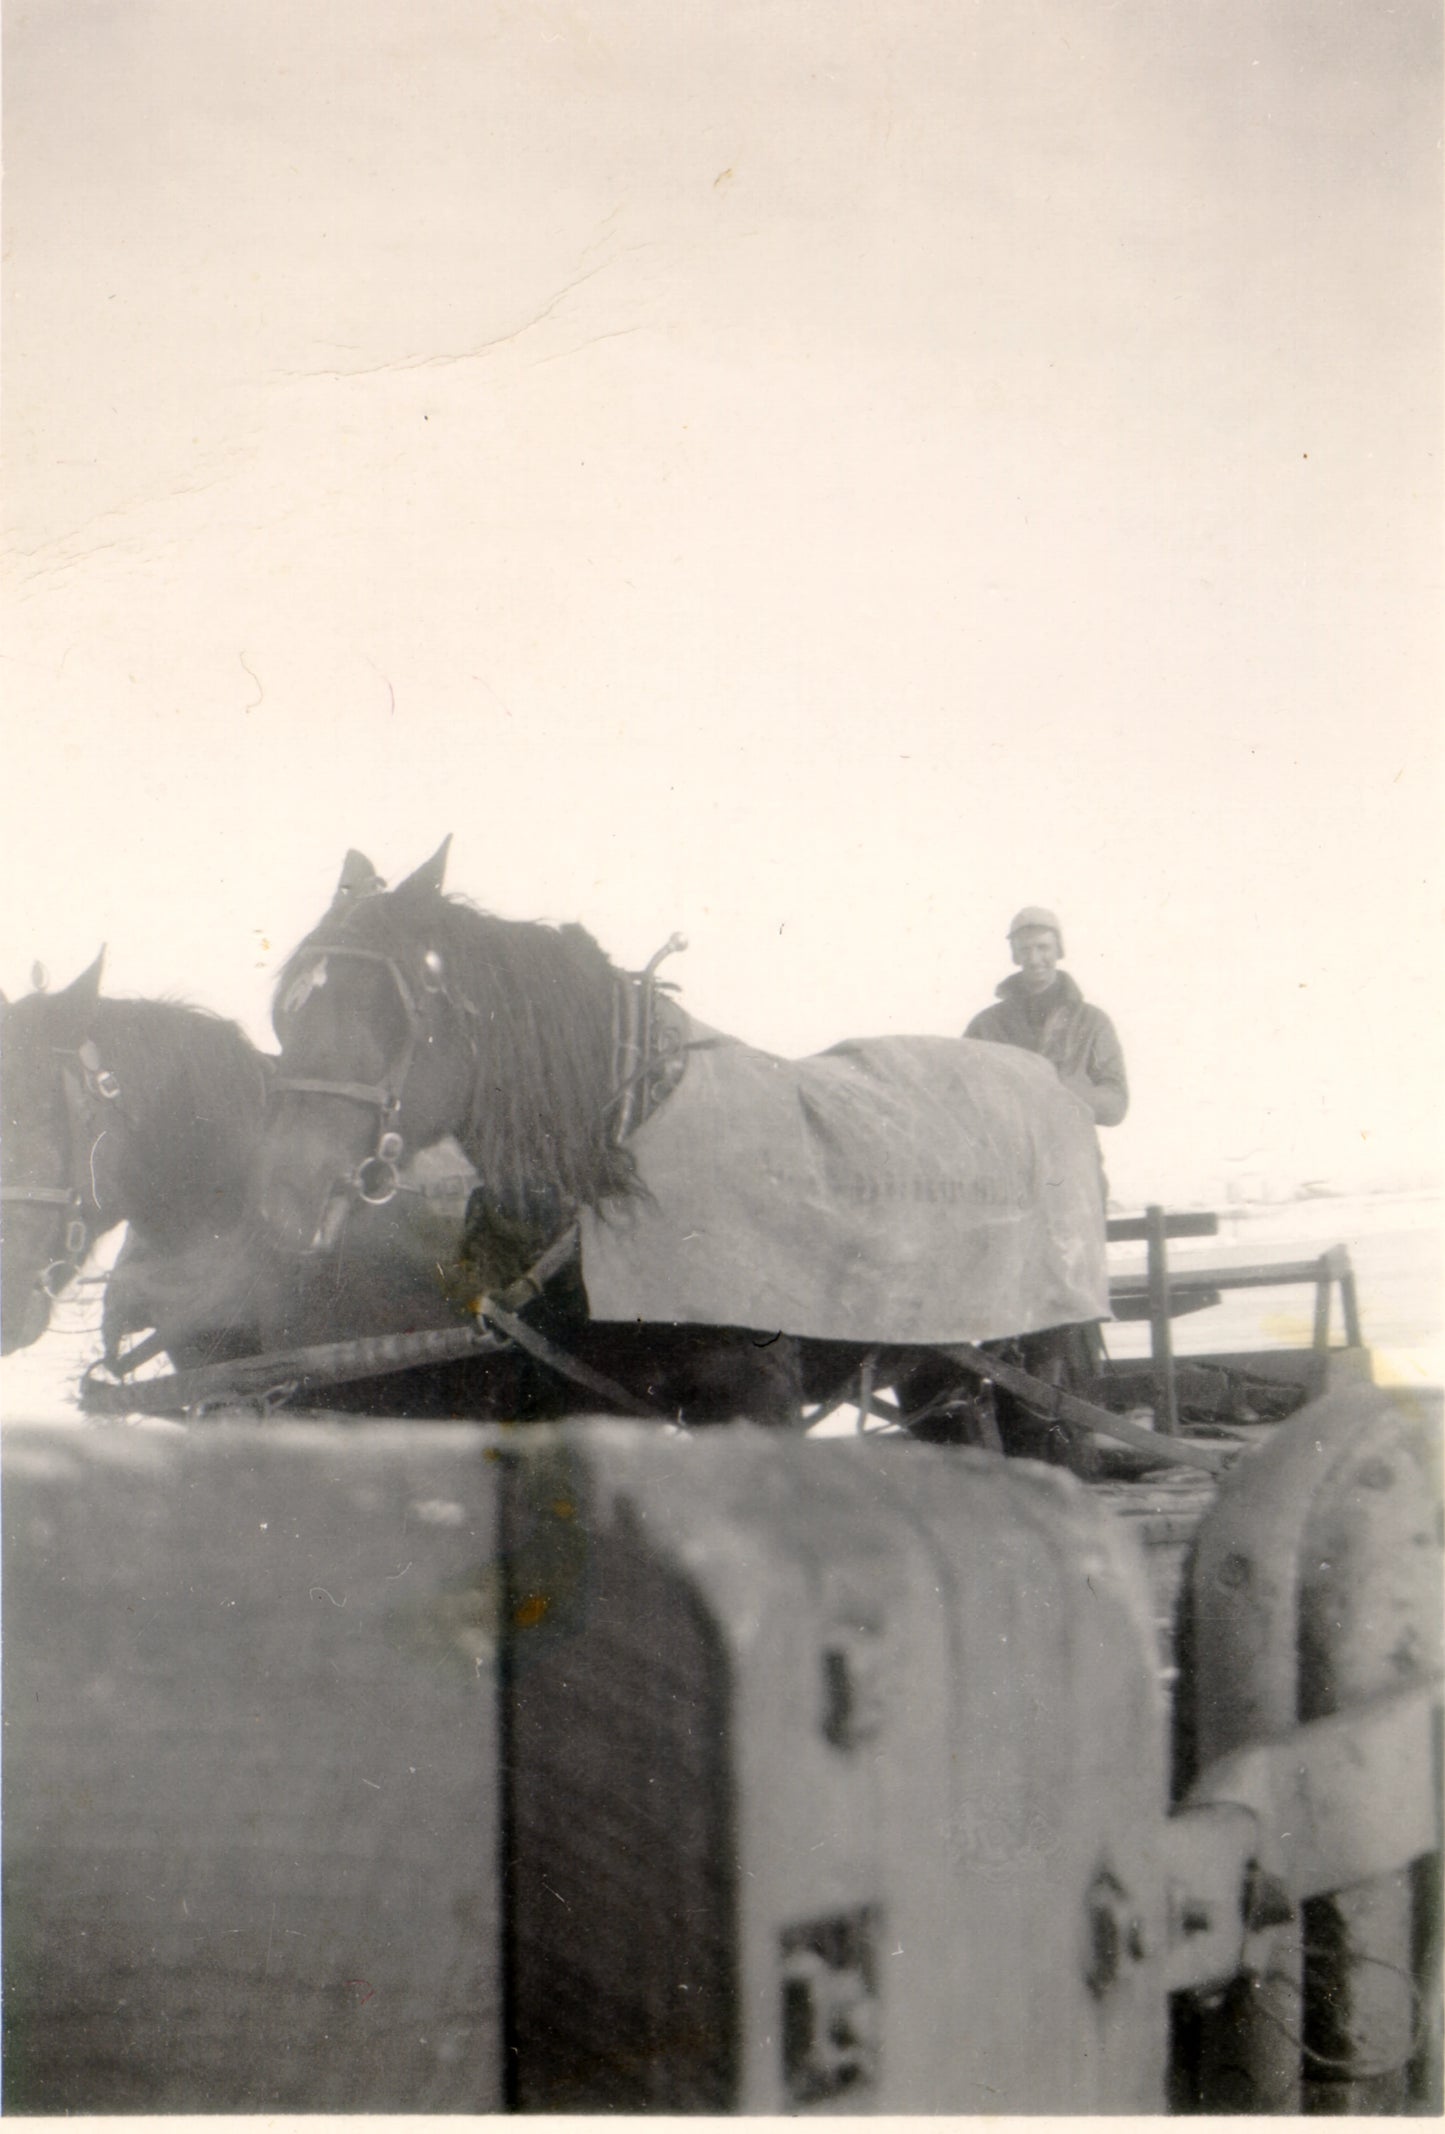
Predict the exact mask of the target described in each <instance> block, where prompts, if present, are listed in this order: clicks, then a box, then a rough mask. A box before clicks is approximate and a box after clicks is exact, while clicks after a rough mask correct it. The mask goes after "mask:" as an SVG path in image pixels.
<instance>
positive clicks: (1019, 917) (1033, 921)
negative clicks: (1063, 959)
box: [1008, 904, 1064, 956]
mask: <svg viewBox="0 0 1445 2134" xmlns="http://www.w3.org/2000/svg"><path fill="white" fill-rule="evenodd" d="M1026 926H1047V927H1049V928H1051V929H1052V931H1053V935H1054V938H1055V940H1056V941H1057V942H1058V944H1059V954H1060V955H1061V956H1062V955H1063V953H1064V929H1063V928H1062V926H1060V924H1059V915H1058V913H1057V912H1056V911H1047V910H1046V909H1045V908H1044V906H1043V905H1042V904H1025V906H1024V908H1023V910H1022V911H1019V912H1015V913H1014V916H1013V918H1012V919H1011V920H1010V921H1009V930H1008V937H1009V940H1010V941H1012V940H1013V937H1014V935H1015V934H1021V933H1022V932H1023V930H1024V928H1025V927H1026Z"/></svg>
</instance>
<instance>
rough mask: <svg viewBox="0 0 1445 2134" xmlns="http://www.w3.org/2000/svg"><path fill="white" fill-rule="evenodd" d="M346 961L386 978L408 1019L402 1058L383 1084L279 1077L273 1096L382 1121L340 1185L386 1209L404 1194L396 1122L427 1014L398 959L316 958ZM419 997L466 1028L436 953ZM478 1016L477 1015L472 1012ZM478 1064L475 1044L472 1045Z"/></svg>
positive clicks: (336, 952)
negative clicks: (361, 1108) (366, 1113)
mask: <svg viewBox="0 0 1445 2134" xmlns="http://www.w3.org/2000/svg"><path fill="white" fill-rule="evenodd" d="M334 956H335V957H346V958H348V959H349V960H350V961H351V962H353V963H375V964H379V965H380V966H381V968H382V969H383V970H384V971H386V972H388V973H389V974H390V977H391V982H392V984H393V985H394V986H395V987H396V991H397V997H398V999H399V1000H400V1001H401V1005H402V1009H403V1011H404V1013H405V1016H406V1036H405V1038H404V1039H403V1041H402V1046H401V1050H400V1052H399V1053H398V1054H397V1056H396V1058H395V1059H394V1060H393V1061H392V1063H391V1065H390V1067H389V1068H388V1069H387V1072H386V1074H385V1075H384V1076H383V1078H382V1080H381V1081H379V1082H340V1081H329V1080H327V1079H326V1078H325V1077H324V1076H320V1075H309V1074H276V1075H273V1076H272V1078H271V1095H272V1096H273V1097H282V1096H290V1095H296V1096H313V1097H341V1098H344V1099H345V1101H346V1102H347V1103H350V1104H364V1105H366V1106H368V1107H369V1108H370V1109H372V1110H374V1111H375V1112H376V1113H377V1115H378V1120H379V1125H378V1131H377V1139H376V1147H375V1149H374V1150H373V1152H372V1154H371V1155H370V1156H367V1157H364V1158H363V1159H362V1161H361V1162H360V1163H359V1164H358V1165H357V1167H356V1169H355V1170H354V1171H353V1172H352V1174H351V1176H350V1177H349V1178H346V1179H342V1180H341V1181H340V1183H341V1185H342V1186H343V1187H344V1188H345V1189H347V1190H349V1191H351V1192H354V1193H356V1194H357V1196H358V1197H359V1198H360V1199H362V1200H364V1201H366V1202H367V1204H368V1205H369V1206H371V1207H373V1208H382V1207H385V1206H386V1203H387V1202H388V1201H389V1200H394V1199H395V1198H396V1195H397V1194H398V1192H400V1191H402V1190H403V1188H402V1182H401V1161H402V1157H403V1155H404V1154H405V1150H406V1143H405V1141H404V1139H403V1138H402V1135H401V1133H400V1131H399V1130H398V1126H397V1120H398V1119H399V1117H400V1113H401V1100H402V1093H403V1091H404V1089H405V1087H406V1078H407V1076H408V1074H410V1072H411V1067H412V1062H413V1060H414V1059H415V1058H416V1053H417V1047H418V1045H419V1044H420V1043H421V1041H422V1039H423V1037H424V1036H425V1034H426V1024H427V1011H426V1008H425V1006H424V1004H423V1003H422V1002H421V1001H419V1000H418V997H417V989H416V988H415V987H413V985H412V984H411V982H410V981H409V979H408V978H407V975H406V972H405V971H404V970H403V969H402V967H401V965H400V964H399V963H398V962H397V960H396V958H395V957H394V956H388V955H385V954H384V953H383V952H382V951H381V950H379V949H372V948H346V947H338V948H332V947H322V946H319V945H318V947H317V949H316V952H315V958H314V960H315V962H316V963H317V964H324V963H328V962H330V960H331V958H332V957H334ZM420 990H421V992H422V993H423V994H424V995H425V994H430V995H431V996H433V997H434V998H436V999H440V1000H444V1001H445V1002H446V1003H447V1005H448V1007H450V1008H451V1010H452V1012H453V1013H454V1014H455V1015H456V1016H457V1018H458V1020H459V1021H460V1022H461V1023H462V1025H463V1027H464V1028H465V1025H466V1020H467V1015H468V1003H466V1002H465V1001H462V1000H459V999H458V998H457V996H456V995H455V994H453V993H451V992H450V991H449V990H448V988H447V986H446V984H445V982H444V980H443V978H442V967H441V959H440V957H439V956H437V955H436V953H435V951H434V950H428V952H427V954H426V955H425V956H423V958H422V979H421V989H420ZM470 1012H471V1013H472V1014H473V1015H475V1012H476V1011H475V1010H474V1009H473V1010H471V1011H470ZM468 1042H469V1045H470V1048H471V1050H472V1053H473V1057H474V1058H475V1052H476V1047H475V1044H474V1043H472V1042H471V1040H470V1039H469V1040H468Z"/></svg>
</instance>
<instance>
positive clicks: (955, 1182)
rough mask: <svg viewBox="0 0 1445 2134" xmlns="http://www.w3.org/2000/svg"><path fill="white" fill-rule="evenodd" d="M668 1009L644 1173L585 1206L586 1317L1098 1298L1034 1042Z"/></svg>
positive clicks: (985, 1324) (1019, 1305) (863, 1338)
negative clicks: (669, 1064)
mask: <svg viewBox="0 0 1445 2134" xmlns="http://www.w3.org/2000/svg"><path fill="white" fill-rule="evenodd" d="M671 1012H672V1013H673V1014H676V1015H678V1016H679V1017H680V1019H681V1020H682V1022H683V1023H684V1024H685V1025H686V1030H685V1036H684V1042H685V1045H686V1047H687V1050H686V1060H687V1066H686V1071H685V1073H684V1075H683V1077H682V1080H681V1082H680V1084H679V1085H678V1087H677V1088H676V1089H675V1090H674V1091H673V1093H672V1095H671V1096H670V1097H668V1098H667V1100H666V1101H665V1102H664V1103H663V1104H662V1105H661V1106H660V1107H659V1108H658V1109H657V1110H656V1111H655V1112H653V1114H652V1116H651V1117H650V1118H649V1119H647V1120H646V1121H645V1122H644V1124H643V1125H642V1126H640V1127H639V1128H638V1129H637V1131H636V1133H635V1134H634V1135H633V1137H632V1139H631V1142H630V1144H629V1145H630V1147H631V1149H632V1151H633V1153H634V1155H635V1156H636V1159H637V1164H638V1168H639V1171H640V1174H641V1178H642V1183H643V1185H644V1186H645V1188H646V1193H645V1194H643V1195H641V1196H639V1198H638V1199H637V1200H635V1201H633V1202H631V1203H629V1204H627V1205H626V1206H625V1207H623V1208H622V1209H621V1210H620V1211H619V1210H617V1209H616V1207H615V1204H614V1206H613V1207H612V1208H611V1209H609V1210H608V1212H606V1213H603V1214H599V1213H597V1212H596V1211H594V1210H590V1209H589V1210H586V1211H584V1213H583V1216H582V1224H581V1232H582V1274H583V1280H584V1282H585V1284H586V1289H587V1299H588V1308H589V1310H590V1312H591V1315H592V1317H593V1318H594V1319H606V1320H628V1319H642V1320H654V1321H678V1322H683V1323H691V1324H695V1325H703V1326H742V1327H753V1328H756V1329H757V1330H758V1331H759V1332H764V1333H777V1332H782V1333H786V1334H797V1335H802V1336H808V1337H811V1338H813V1339H815V1340H839V1341H850V1342H870V1343H872V1342H876V1343H880V1344H886V1345H889V1346H892V1345H911V1344H937V1343H947V1342H957V1341H985V1340H990V1339H997V1338H1001V1337H1004V1336H1007V1335H1012V1334H1023V1333H1033V1332H1038V1331H1041V1330H1042V1329H1044V1328H1046V1327H1054V1326H1063V1325H1069V1324H1074V1323H1078V1322H1081V1321H1085V1320H1094V1319H1105V1318H1107V1317H1108V1316H1109V1301H1108V1278H1107V1274H1106V1270H1105V1262H1104V1206H1103V1194H1102V1179H1101V1173H1100V1167H1099V1155H1098V1146H1097V1143H1096V1141H1095V1137H1094V1126H1093V1121H1092V1119H1091V1117H1090V1115H1089V1113H1088V1110H1087V1108H1086V1107H1085V1106H1084V1105H1082V1104H1081V1103H1080V1102H1079V1101H1078V1100H1077V1099H1076V1098H1075V1097H1073V1096H1072V1095H1070V1093H1069V1092H1068V1091H1067V1090H1066V1089H1065V1088H1064V1087H1063V1085H1062V1084H1061V1083H1060V1081H1059V1080H1058V1077H1057V1075H1056V1074H1055V1072H1054V1070H1053V1068H1052V1067H1051V1066H1050V1065H1049V1064H1048V1063H1047V1062H1046V1061H1043V1060H1041V1059H1038V1058H1036V1057H1035V1056H1034V1055H1033V1054H1031V1053H1027V1052H1022V1051H1019V1050H1016V1049H1013V1048H1011V1047H1008V1046H1004V1045H989V1044H982V1043H978V1042H971V1041H969V1040H968V1039H963V1038H958V1039H954V1038H936V1037H892V1038H869V1039H861V1040H854V1041H851V1042H849V1043H847V1044H842V1045H838V1046H836V1047H834V1049H833V1050H832V1051H830V1052H823V1053H819V1054H816V1055H814V1056H813V1057H812V1058H809V1059H803V1060H786V1059H779V1058H776V1057H775V1056H774V1055H772V1054H771V1053H766V1052H759V1051H756V1050H755V1049H754V1048H753V1047H752V1046H750V1045H745V1044H741V1043H739V1042H737V1041H736V1040H735V1039H732V1038H728V1037H723V1036H719V1035H718V1034H716V1033H715V1032H712V1031H710V1030H707V1029H706V1028H705V1027H704V1026H703V1025H702V1024H699V1023H696V1022H694V1021H692V1020H691V1018H689V1017H686V1016H683V1015H682V1014H681V1011H680V1010H676V1009H672V1010H671Z"/></svg>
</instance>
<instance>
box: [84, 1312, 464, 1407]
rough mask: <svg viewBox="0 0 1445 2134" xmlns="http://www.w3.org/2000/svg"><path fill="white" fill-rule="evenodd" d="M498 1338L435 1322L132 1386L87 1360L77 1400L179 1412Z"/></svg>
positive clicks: (453, 1358) (382, 1370)
mask: <svg viewBox="0 0 1445 2134" xmlns="http://www.w3.org/2000/svg"><path fill="white" fill-rule="evenodd" d="M500 1346H501V1343H500V1342H499V1340H498V1339H497V1336H496V1335H495V1334H491V1333H488V1332H487V1331H486V1330H485V1329H484V1328H479V1327H469V1326H444V1327H438V1328H436V1329H435V1330H433V1331H431V1332H429V1333H417V1334H369V1335H363V1336H362V1337H361V1338H360V1339H358V1340H356V1341H327V1342H322V1343H319V1344H317V1345H316V1346H314V1347H309V1348H302V1349H285V1350H282V1351H281V1352H280V1353H279V1354H276V1355H271V1356H245V1357H240V1358H238V1359H237V1361H236V1362H234V1363H208V1364H202V1365H200V1366H199V1367H198V1368H197V1369H196V1370H194V1371H172V1372H171V1373H170V1374H169V1375H168V1376H167V1377H165V1378H143V1379H142V1380H141V1381H140V1382H139V1384H137V1385H112V1384H108V1383H107V1382H106V1381H105V1380H104V1379H100V1378H97V1377H96V1376H95V1372H96V1371H97V1370H98V1369H99V1368H100V1366H99V1365H96V1364H92V1365H91V1367H90V1370H89V1371H87V1372H86V1374H85V1377H84V1378H83V1379H82V1380H81V1389H80V1404H81V1406H82V1408H86V1409H89V1410H91V1411H93V1412H95V1413H98V1414H101V1415H128V1414H133V1413H134V1412H135V1411H136V1410H137V1409H139V1410H140V1411H141V1412H142V1413H144V1414H148V1415H182V1414H184V1413H185V1411H186V1409H187V1408H193V1407H195V1406H196V1405H197V1404H198V1403H200V1402H202V1401H223V1400H228V1399H233V1400H245V1399H247V1398H254V1397H255V1396H256V1395H257V1394H265V1393H270V1392H273V1391H274V1390H275V1389H276V1387H277V1386H278V1385H286V1386H288V1387H289V1388H290V1390H291V1391H293V1392H295V1391H297V1390H299V1389H300V1388H301V1387H302V1386H305V1385H317V1386H324V1385H340V1384H343V1383H344V1382H345V1381H346V1380H348V1379H352V1378H384V1377H386V1376H388V1375H389V1374H391V1373H393V1372H396V1371H409V1370H412V1369H413V1368H414V1367H415V1366H417V1365H418V1364H434V1363H457V1362H460V1361H462V1360H463V1359H464V1358H466V1357H468V1356H484V1355H487V1354H489V1353H493V1352H495V1351H496V1350H497V1349H498V1348H499V1347H500Z"/></svg>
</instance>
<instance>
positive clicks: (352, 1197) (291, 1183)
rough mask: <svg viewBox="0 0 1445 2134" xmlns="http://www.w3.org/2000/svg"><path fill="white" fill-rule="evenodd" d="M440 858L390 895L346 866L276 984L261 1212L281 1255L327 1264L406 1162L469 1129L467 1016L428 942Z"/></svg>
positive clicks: (443, 905) (369, 872)
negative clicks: (317, 1258)
mask: <svg viewBox="0 0 1445 2134" xmlns="http://www.w3.org/2000/svg"><path fill="white" fill-rule="evenodd" d="M447 843H450V840H448V841H447ZM446 853H447V844H443V845H442V846H441V848H440V850H439V851H438V852H436V853H435V854H433V856H432V858H431V859H430V860H428V861H427V862H426V863H425V865H424V866H422V867H419V868H418V869H417V870H416V872H415V873H414V874H411V875H409V876H408V877H407V878H406V880H405V881H403V882H401V883H400V884H399V885H398V886H397V887H396V888H395V889H393V890H389V891H388V890H385V889H384V888H383V887H382V885H381V881H380V877H379V876H377V875H376V874H375V871H374V870H373V869H371V868H370V863H369V862H362V863H361V868H358V867H357V866H356V865H355V862H356V861H357V860H358V859H359V855H356V854H348V856H347V864H346V867H345V868H343V872H342V881H341V883H340V885H338V889H337V893H336V896H335V897H334V898H333V901H332V904H331V907H330V909H329V911H328V912H327V914H326V916H325V918H324V919H323V920H322V921H321V923H320V925H319V926H317V927H316V928H314V929H313V931H312V932H311V933H309V934H308V935H307V937H306V939H305V940H304V941H303V942H302V944H301V946H300V948H298V949H297V950H296V952H295V953H294V955H292V956H291V957H290V959H289V960H288V962H287V964H286V966H285V968H284V970H283V971H282V973H281V978H280V981H279V984H278V986H277V991H276V998H275V1002H274V1006H273V1013H272V1019H273V1022H274V1026H275V1030H276V1035H277V1037H278V1039H279V1040H280V1043H281V1057H280V1060H279V1062H278V1065H277V1071H276V1075H275V1078H274V1080H273V1084H272V1113H271V1121H270V1125H269V1127H268V1130H267V1133H266V1137H265V1143H264V1146H263V1149H262V1155H261V1162H260V1167H259V1178H258V1188H259V1189H258V1204H259V1207H260V1211H261V1217H262V1220H263V1222H264V1223H265V1225H266V1227H267V1229H268V1231H269V1232H270V1234H271V1236H272V1238H273V1240H274V1241H275V1242H277V1243H278V1244H280V1245H281V1246H283V1247H284V1248H285V1249H286V1250H287V1251H289V1252H292V1253H307V1254H309V1253H317V1252H331V1251H334V1250H335V1249H336V1247H337V1246H338V1245H339V1243H340V1239H341V1234H342V1231H343V1229H344V1227H345V1223H346V1218H347V1215H348V1212H349V1209H350V1207H351V1205H352V1204H353V1202H354V1201H356V1200H361V1201H364V1202H369V1203H371V1204H372V1205H383V1204H385V1203H386V1202H388V1201H390V1200H391V1199H392V1198H393V1197H394V1195H395V1193H396V1191H397V1188H398V1182H399V1179H400V1175H401V1167H402V1164H403V1162H404V1161H405V1160H406V1158H407V1157H408V1156H413V1155H415V1154H416V1153H417V1152H419V1151H420V1150H423V1149H426V1148H428V1147H430V1146H432V1145H433V1144H434V1143H436V1142H439V1141H442V1140H444V1139H446V1138H447V1137H448V1136H455V1135H456V1133H457V1128H458V1125H459V1124H460V1122H462V1121H463V1120H464V1119H465V1117H466V1114H467V1111H468V1108H469V1105H470V1101H471V1087H472V1072H473V1065H474V1046H473V1043H472V1036H471V1026H472V1024H473V1023H474V1021H475V1011H474V1010H473V1009H472V1007H471V1004H470V1002H469V1001H468V1000H467V998H466V996H465V994H464V992H463V991H462V990H461V988H460V986H459V985H458V984H457V983H456V982H455V980H454V978H453V975H452V974H451V973H449V971H448V969H447V965H446V959H445V956H444V953H443V949H442V947H441V946H439V945H438V943H437V942H436V941H433V939H432V936H433V934H434V933H436V934H438V936H439V935H440V932H441V930H442V929H441V928H440V924H439V921H440V915H441V914H442V913H443V912H445V911H446V910H447V909H448V908H449V907H448V902H447V900H445V899H444V898H443V896H442V882H443V880H444V878H445V868H446ZM363 869H364V870H365V874H364V875H363V872H362V870H363ZM348 872H349V874H350V880H348ZM358 884H360V886H359V887H358Z"/></svg>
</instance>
